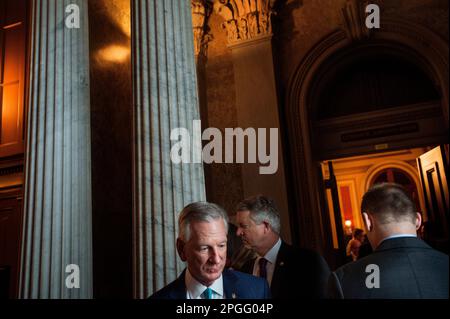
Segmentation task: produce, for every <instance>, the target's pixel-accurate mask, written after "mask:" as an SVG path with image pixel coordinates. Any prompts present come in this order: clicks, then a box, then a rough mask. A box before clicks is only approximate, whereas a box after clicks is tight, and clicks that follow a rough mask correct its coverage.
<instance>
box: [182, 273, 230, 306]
mask: <svg viewBox="0 0 450 319" xmlns="http://www.w3.org/2000/svg"><path fill="white" fill-rule="evenodd" d="M184 281H185V284H186V298H187V299H205V297H204V296H203V295H202V294H203V292H204V291H205V289H206V288H208V287H206V286H204V285H202V284H201V283H199V282H198V281H197V280H196V279H195V278H194V277H193V276H192V275H191V273H190V272H189V269H186V275H185V278H184ZM209 288H211V290H212V291H213V294H212V299H225V296H224V293H223V278H222V275H220V277H219V278H218V279H217V280H216V281H214V282H213V284H212V285H211V286H209Z"/></svg>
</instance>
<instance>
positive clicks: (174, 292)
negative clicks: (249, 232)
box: [150, 269, 270, 299]
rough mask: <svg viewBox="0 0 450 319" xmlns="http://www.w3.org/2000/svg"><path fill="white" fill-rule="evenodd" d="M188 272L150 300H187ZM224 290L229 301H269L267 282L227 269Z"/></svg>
mask: <svg viewBox="0 0 450 319" xmlns="http://www.w3.org/2000/svg"><path fill="white" fill-rule="evenodd" d="M185 274H186V270H185V271H183V273H182V274H181V275H180V277H178V278H177V279H176V280H175V281H173V282H172V283H170V284H169V285H167V286H166V287H164V288H162V289H161V290H159V291H157V292H155V293H154V294H153V295H151V296H150V299H186V284H185V279H184V276H185ZM222 278H223V290H224V294H225V297H226V298H227V299H269V298H270V290H269V286H268V285H267V282H266V281H265V280H263V279H261V278H257V277H254V276H250V275H248V274H244V273H241V272H239V271H234V270H228V269H225V270H224V271H223V273H222Z"/></svg>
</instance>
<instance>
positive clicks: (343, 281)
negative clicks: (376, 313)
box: [329, 237, 449, 299]
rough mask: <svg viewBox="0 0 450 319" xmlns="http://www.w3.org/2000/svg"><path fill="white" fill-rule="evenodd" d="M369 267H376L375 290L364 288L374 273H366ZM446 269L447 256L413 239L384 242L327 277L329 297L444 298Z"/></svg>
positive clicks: (446, 294) (446, 292) (446, 278)
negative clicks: (377, 268) (328, 279)
mask: <svg viewBox="0 0 450 319" xmlns="http://www.w3.org/2000/svg"><path fill="white" fill-rule="evenodd" d="M370 264H375V265H377V266H378V267H379V275H380V276H379V278H380V281H379V283H380V287H379V288H372V289H369V288H367V287H366V278H367V277H368V276H369V275H370V276H372V275H374V274H375V273H374V272H373V270H372V271H371V270H368V272H366V267H367V265H370ZM448 270H449V269H448V256H447V255H445V254H442V253H440V252H438V251H436V250H434V249H432V248H431V247H430V246H428V245H427V244H426V243H425V242H424V241H422V240H420V239H418V238H414V237H403V238H393V239H388V240H385V241H383V242H382V243H381V244H380V245H379V246H378V247H377V249H376V250H375V251H374V252H373V253H372V254H371V255H369V256H367V257H364V258H362V259H359V260H357V261H355V262H352V263H349V264H346V265H344V266H342V267H341V268H339V269H338V270H336V271H335V272H334V273H333V274H332V275H331V276H330V282H329V284H330V287H329V289H330V297H332V298H354V299H356V298H362V299H372V298H373V299H394V298H395V299H397V298H401V299H412V298H433V299H434V298H448ZM368 281H369V283H370V282H371V278H369V280H368ZM372 282H373V281H372Z"/></svg>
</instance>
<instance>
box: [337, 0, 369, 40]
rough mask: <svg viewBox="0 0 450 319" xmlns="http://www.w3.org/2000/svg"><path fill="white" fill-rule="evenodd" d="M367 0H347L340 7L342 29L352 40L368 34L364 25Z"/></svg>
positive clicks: (366, 36) (362, 37)
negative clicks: (343, 5)
mask: <svg viewBox="0 0 450 319" xmlns="http://www.w3.org/2000/svg"><path fill="white" fill-rule="evenodd" d="M368 5H369V2H368V1H367V0H347V2H346V4H345V7H343V8H342V29H343V30H344V31H345V32H346V33H347V37H348V38H349V39H351V40H352V41H360V40H363V39H365V38H368V37H369V36H370V29H368V28H367V27H366V7H367V6H368Z"/></svg>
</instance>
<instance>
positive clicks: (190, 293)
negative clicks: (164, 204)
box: [150, 202, 270, 299]
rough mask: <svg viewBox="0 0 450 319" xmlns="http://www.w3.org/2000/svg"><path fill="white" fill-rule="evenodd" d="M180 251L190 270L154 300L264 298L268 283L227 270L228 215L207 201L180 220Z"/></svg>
mask: <svg viewBox="0 0 450 319" xmlns="http://www.w3.org/2000/svg"><path fill="white" fill-rule="evenodd" d="M178 226H179V231H180V234H179V237H178V239H177V251H178V254H179V256H180V258H181V260H183V261H186V262H187V269H185V270H184V271H183V273H182V274H181V276H180V277H179V278H178V279H176V280H175V281H173V282H172V283H170V284H169V285H168V286H166V287H164V288H163V289H161V290H159V291H157V292H156V293H154V294H153V295H152V296H151V297H150V298H151V299H265V298H270V290H269V287H268V285H267V282H266V281H265V280H263V279H261V278H256V277H254V276H250V275H248V274H244V273H240V272H238V271H233V270H225V271H224V267H225V263H226V257H227V232H228V216H227V214H226V212H225V211H224V210H223V209H222V208H221V207H220V206H218V205H215V204H212V203H206V202H197V203H192V204H190V205H188V206H186V207H185V208H184V209H183V210H182V211H181V213H180V217H179V219H178Z"/></svg>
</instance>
